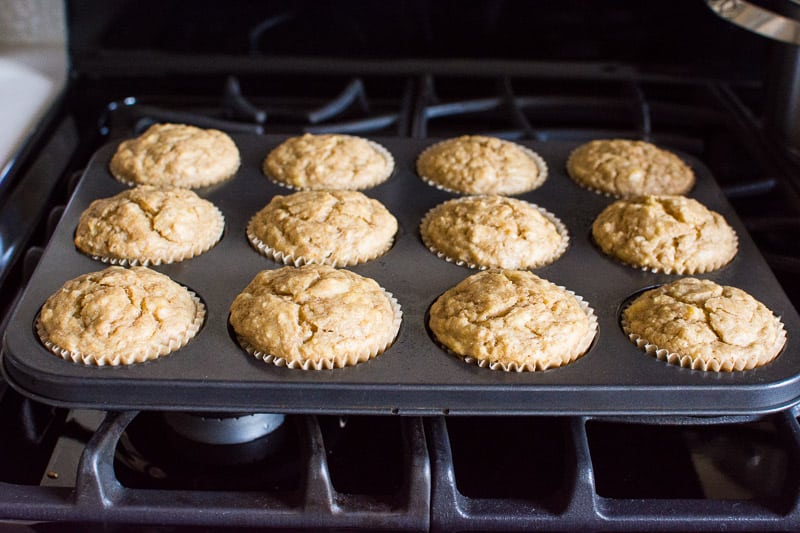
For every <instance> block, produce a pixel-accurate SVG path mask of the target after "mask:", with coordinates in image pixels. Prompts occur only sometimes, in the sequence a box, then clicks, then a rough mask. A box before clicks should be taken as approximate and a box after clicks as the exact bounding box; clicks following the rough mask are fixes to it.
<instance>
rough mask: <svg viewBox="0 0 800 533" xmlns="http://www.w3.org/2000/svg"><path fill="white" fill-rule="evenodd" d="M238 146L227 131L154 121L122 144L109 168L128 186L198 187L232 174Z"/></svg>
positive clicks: (236, 159)
mask: <svg viewBox="0 0 800 533" xmlns="http://www.w3.org/2000/svg"><path fill="white" fill-rule="evenodd" d="M239 162H240V160H239V149H238V148H237V147H236V144H234V142H233V140H232V139H231V138H230V137H229V136H228V135H227V134H226V133H224V132H221V131H219V130H213V129H201V128H197V127H195V126H187V125H184V124H154V125H152V126H150V127H149V128H148V129H147V131H145V132H144V133H143V134H141V135H140V136H139V137H137V138H135V139H130V140H127V141H123V142H122V143H120V145H119V147H118V148H117V151H116V152H115V153H114V156H113V157H112V158H111V162H110V164H109V170H110V171H111V174H112V175H113V176H114V177H115V178H117V179H118V180H119V181H122V182H124V183H127V184H129V185H137V184H141V185H175V186H176V187H185V188H189V189H195V188H198V187H206V186H208V185H214V184H216V183H220V182H222V181H225V180H227V179H228V178H230V177H232V176H233V175H234V174H235V173H236V171H237V170H238V169H239Z"/></svg>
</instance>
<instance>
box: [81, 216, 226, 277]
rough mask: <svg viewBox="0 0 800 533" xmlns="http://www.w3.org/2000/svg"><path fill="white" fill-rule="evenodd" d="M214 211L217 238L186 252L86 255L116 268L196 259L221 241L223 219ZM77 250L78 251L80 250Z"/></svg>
mask: <svg viewBox="0 0 800 533" xmlns="http://www.w3.org/2000/svg"><path fill="white" fill-rule="evenodd" d="M214 209H215V210H216V212H217V215H218V216H217V217H216V218H215V219H214V223H215V224H214V225H215V230H214V234H215V235H217V238H216V239H215V240H214V241H213V242H198V243H195V244H194V245H193V246H192V247H191V248H189V249H188V250H183V251H181V252H174V253H173V254H170V255H163V256H158V257H111V256H105V255H94V254H87V255H88V256H89V257H91V258H92V259H94V260H95V261H100V262H102V263H106V264H109V265H117V266H149V265H169V264H172V263H180V262H181V261H186V260H187V259H192V258H193V257H197V256H198V255H201V254H204V253H206V252H207V251H209V250H210V249H212V248H213V247H214V246H216V245H217V244H218V243H219V241H221V240H222V234H223V233H224V231H225V217H224V215H223V214H222V211H220V210H219V208H217V207H216V206H214ZM78 249H79V250H80V248H78ZM81 252H83V250H81ZM84 253H85V252H84Z"/></svg>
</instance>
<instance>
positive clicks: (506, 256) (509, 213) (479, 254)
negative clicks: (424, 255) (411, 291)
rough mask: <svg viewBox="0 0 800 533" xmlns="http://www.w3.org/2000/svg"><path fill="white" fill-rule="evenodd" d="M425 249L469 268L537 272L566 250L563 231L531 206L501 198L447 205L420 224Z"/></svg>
mask: <svg viewBox="0 0 800 533" xmlns="http://www.w3.org/2000/svg"><path fill="white" fill-rule="evenodd" d="M420 233H421V235H422V240H423V242H424V243H425V245H426V246H428V247H429V248H430V249H432V250H433V251H434V252H435V253H437V254H441V255H442V256H444V257H446V258H447V259H448V260H450V261H454V262H457V263H464V264H467V265H468V266H470V267H472V268H487V267H488V268H510V269H525V268H537V267H540V266H543V265H546V264H548V263H550V262H552V261H555V260H556V259H557V258H558V257H559V256H560V255H561V254H562V253H564V250H565V249H566V247H567V242H568V240H569V238H568V237H567V232H566V228H565V227H564V225H563V224H561V222H560V221H558V219H556V218H555V216H553V215H551V214H550V213H547V212H546V211H543V210H541V209H540V208H538V207H537V206H535V205H533V204H529V203H528V202H524V201H522V200H518V199H516V198H507V197H505V196H498V195H489V196H469V197H465V198H456V199H453V200H449V201H447V202H444V203H442V204H439V205H438V206H436V207H434V208H433V209H431V210H430V211H429V212H428V213H427V214H426V215H425V218H423V219H422V223H421V224H420Z"/></svg>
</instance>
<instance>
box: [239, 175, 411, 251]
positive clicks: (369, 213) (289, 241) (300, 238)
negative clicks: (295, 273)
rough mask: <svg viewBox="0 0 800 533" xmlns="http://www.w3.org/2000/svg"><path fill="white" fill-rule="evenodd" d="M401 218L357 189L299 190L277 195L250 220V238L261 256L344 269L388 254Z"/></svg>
mask: <svg viewBox="0 0 800 533" xmlns="http://www.w3.org/2000/svg"><path fill="white" fill-rule="evenodd" d="M396 233H397V219H395V218H394V217H393V216H392V214H391V213H389V211H388V210H387V209H386V208H385V207H384V206H383V204H381V203H380V202H379V201H378V200H373V199H371V198H368V197H367V196H365V195H364V194H362V193H360V192H358V191H301V192H296V193H294V194H290V195H288V196H275V197H273V198H272V200H270V202H269V204H267V206H266V207H264V208H263V209H262V210H260V211H259V212H258V213H256V214H255V216H253V218H252V219H250V223H249V224H248V226H247V237H248V239H249V240H250V243H251V244H252V245H253V246H254V247H255V248H256V249H257V250H258V251H260V252H261V253H263V254H264V255H266V256H267V257H270V258H272V259H274V260H276V261H282V262H283V263H286V264H294V265H295V266H299V265H303V264H306V263H319V264H327V265H333V266H346V265H355V264H357V263H363V262H365V261H369V260H371V259H374V258H376V257H378V256H380V255H382V254H384V253H385V252H386V251H387V250H388V249H389V248H390V247H391V246H392V242H393V241H394V236H395V234H396Z"/></svg>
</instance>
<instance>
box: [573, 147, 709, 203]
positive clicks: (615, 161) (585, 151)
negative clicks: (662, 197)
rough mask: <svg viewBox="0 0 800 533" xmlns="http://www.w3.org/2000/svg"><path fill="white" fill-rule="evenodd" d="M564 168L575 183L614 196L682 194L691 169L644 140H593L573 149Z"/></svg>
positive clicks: (687, 187)
mask: <svg viewBox="0 0 800 533" xmlns="http://www.w3.org/2000/svg"><path fill="white" fill-rule="evenodd" d="M567 171H568V172H569V175H570V176H571V177H572V179H574V180H575V181H576V182H577V183H578V184H579V185H581V186H583V187H586V188H588V189H591V190H594V191H597V192H600V193H604V194H608V195H611V196H616V197H625V196H639V195H643V194H686V193H687V192H689V190H690V189H691V188H692V186H693V185H694V181H695V177H694V171H692V169H691V168H690V167H689V166H688V165H687V164H686V163H684V162H683V161H682V160H681V158H679V157H678V156H677V155H675V154H673V153H672V152H668V151H667V150H662V149H661V148H658V147H656V146H655V145H653V144H650V143H648V142H644V141H631V140H625V139H613V140H605V139H604V140H596V141H591V142H588V143H586V144H584V145H581V146H579V147H578V148H576V149H575V150H574V151H573V152H572V154H570V156H569V159H568V160H567Z"/></svg>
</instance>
